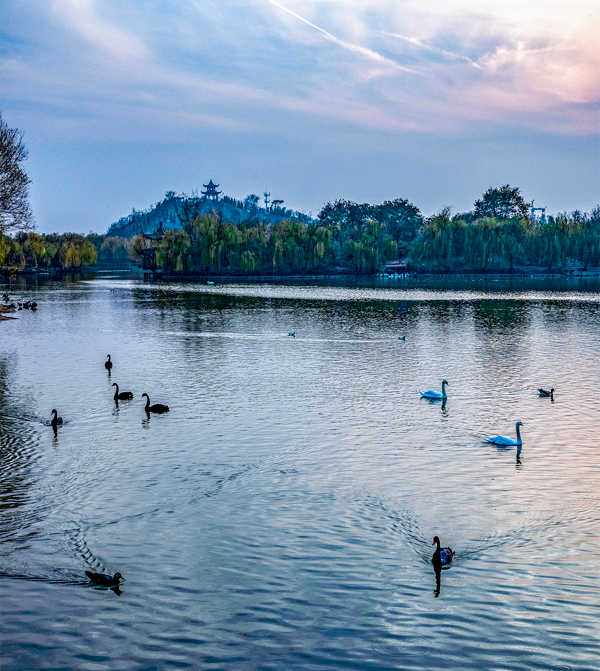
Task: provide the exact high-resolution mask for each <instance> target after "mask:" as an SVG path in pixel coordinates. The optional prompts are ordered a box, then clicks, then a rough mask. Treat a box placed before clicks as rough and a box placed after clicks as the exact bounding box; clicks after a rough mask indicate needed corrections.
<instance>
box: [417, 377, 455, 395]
mask: <svg viewBox="0 0 600 671" xmlns="http://www.w3.org/2000/svg"><path fill="white" fill-rule="evenodd" d="M447 384H448V381H447V380H442V393H441V394H440V392H439V391H434V390H433V389H430V390H429V391H421V390H420V389H419V394H421V396H422V397H423V398H433V399H436V398H448V397H447V396H446V385H447Z"/></svg>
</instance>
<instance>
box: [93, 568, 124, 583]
mask: <svg viewBox="0 0 600 671" xmlns="http://www.w3.org/2000/svg"><path fill="white" fill-rule="evenodd" d="M85 574H86V575H87V577H88V578H89V579H90V580H91V581H92V582H93V583H95V584H96V585H101V586H102V587H114V586H116V585H119V584H120V583H121V580H123V576H122V575H121V574H120V573H115V574H114V575H113V576H111V575H106V574H105V573H92V572H91V571H86V572H85Z"/></svg>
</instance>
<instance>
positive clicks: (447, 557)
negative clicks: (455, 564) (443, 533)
mask: <svg viewBox="0 0 600 671" xmlns="http://www.w3.org/2000/svg"><path fill="white" fill-rule="evenodd" d="M432 545H437V547H436V549H435V552H434V553H433V557H432V558H431V562H432V564H433V565H434V566H435V567H440V566H446V565H447V564H449V563H450V562H451V561H452V559H453V557H454V555H455V554H456V553H455V552H454V550H453V549H452V548H442V547H440V539H439V538H438V537H437V536H435V537H434V539H433V543H432Z"/></svg>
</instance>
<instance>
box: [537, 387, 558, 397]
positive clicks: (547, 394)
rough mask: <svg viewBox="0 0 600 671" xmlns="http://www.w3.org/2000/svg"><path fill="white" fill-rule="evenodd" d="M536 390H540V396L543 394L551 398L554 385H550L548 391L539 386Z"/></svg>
mask: <svg viewBox="0 0 600 671" xmlns="http://www.w3.org/2000/svg"><path fill="white" fill-rule="evenodd" d="M538 391H539V392H540V396H543V397H544V398H551V397H552V396H553V395H554V387H552V389H550V391H546V390H545V389H542V388H541V387H540V388H539V389H538Z"/></svg>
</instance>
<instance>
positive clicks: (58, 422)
mask: <svg viewBox="0 0 600 671" xmlns="http://www.w3.org/2000/svg"><path fill="white" fill-rule="evenodd" d="M104 368H106V370H107V371H108V375H109V377H110V374H111V371H112V368H113V361H112V357H111V355H110V354H107V355H106V362H105V363H104ZM111 386H112V387H116V389H115V394H114V396H113V398H114V400H115V403H117V404H118V403H119V401H130V400H131V399H133V392H131V391H119V385H118V384H117V383H116V382H113V383H112V385H111ZM144 396H145V397H146V405H145V406H144V410H145V411H146V414H147V415H148V417H149V416H150V413H151V412H152V413H155V414H159V415H160V414H163V413H165V412H169V406H168V405H165V404H163V403H154V404H151V403H150V396H148V394H146V393H143V394H142V396H141V397H142V398H144ZM50 414H51V415H52V419H51V420H50V425H51V426H52V428H53V429H54V431H55V434H56V431H57V428H58V427H59V426H62V425H63V424H64V422H63V418H62V417H59V416H58V411H57V410H56V408H54V409H53V410H52V412H51V413H50ZM85 574H86V576H87V577H88V578H89V579H90V582H92V583H93V584H94V585H96V586H97V587H109V588H111V589H113V590H115V591H116V590H118V586H119V585H120V584H121V582H122V581H123V580H124V578H123V576H122V575H121V574H120V573H115V574H114V575H112V576H110V575H106V574H104V573H92V571H86V572H85ZM117 593H119V592H117Z"/></svg>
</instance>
